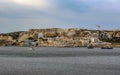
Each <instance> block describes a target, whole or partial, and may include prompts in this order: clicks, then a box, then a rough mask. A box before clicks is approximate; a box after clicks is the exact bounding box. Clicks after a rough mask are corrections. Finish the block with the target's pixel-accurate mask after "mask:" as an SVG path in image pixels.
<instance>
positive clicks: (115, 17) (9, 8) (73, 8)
mask: <svg viewBox="0 0 120 75" xmlns="http://www.w3.org/2000/svg"><path fill="white" fill-rule="evenodd" d="M95 25H100V26H101V29H120V0H0V33H3V32H13V31H22V30H28V29H31V28H53V27H57V28H69V27H75V28H88V29H97V27H96V26H95Z"/></svg>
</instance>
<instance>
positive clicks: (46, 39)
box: [0, 28, 120, 47]
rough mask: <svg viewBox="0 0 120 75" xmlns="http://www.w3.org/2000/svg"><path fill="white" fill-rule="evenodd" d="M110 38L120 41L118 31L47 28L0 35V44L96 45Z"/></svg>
mask: <svg viewBox="0 0 120 75" xmlns="http://www.w3.org/2000/svg"><path fill="white" fill-rule="evenodd" d="M108 39H109V40H108ZM110 40H112V41H120V31H99V30H87V29H77V28H69V29H61V28H49V29H30V30H29V31H23V32H17V33H15V32H14V33H11V34H10V33H9V34H6V35H5V34H4V35H3V34H1V35H0V45H4V46H9V45H10V46H59V47H63V46H72V47H80V46H87V45H89V44H93V45H98V44H99V43H101V42H103V41H110Z"/></svg>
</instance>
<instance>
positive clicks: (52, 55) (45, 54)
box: [0, 47, 120, 75]
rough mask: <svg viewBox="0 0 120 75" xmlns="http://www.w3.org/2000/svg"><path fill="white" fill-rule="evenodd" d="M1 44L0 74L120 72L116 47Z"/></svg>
mask: <svg viewBox="0 0 120 75" xmlns="http://www.w3.org/2000/svg"><path fill="white" fill-rule="evenodd" d="M34 49H35V50H30V49H29V48H28V47H1V48H0V75H120V49H119V48H115V49H113V50H102V49H99V48H96V49H87V48H57V47H50V48H48V47H39V48H38V47H37V48H34Z"/></svg>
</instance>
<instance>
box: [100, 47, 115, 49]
mask: <svg viewBox="0 0 120 75" xmlns="http://www.w3.org/2000/svg"><path fill="white" fill-rule="evenodd" d="M101 49H113V47H101Z"/></svg>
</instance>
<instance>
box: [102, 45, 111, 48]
mask: <svg viewBox="0 0 120 75" xmlns="http://www.w3.org/2000/svg"><path fill="white" fill-rule="evenodd" d="M101 49H113V47H112V46H110V45H106V46H102V47H101Z"/></svg>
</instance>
